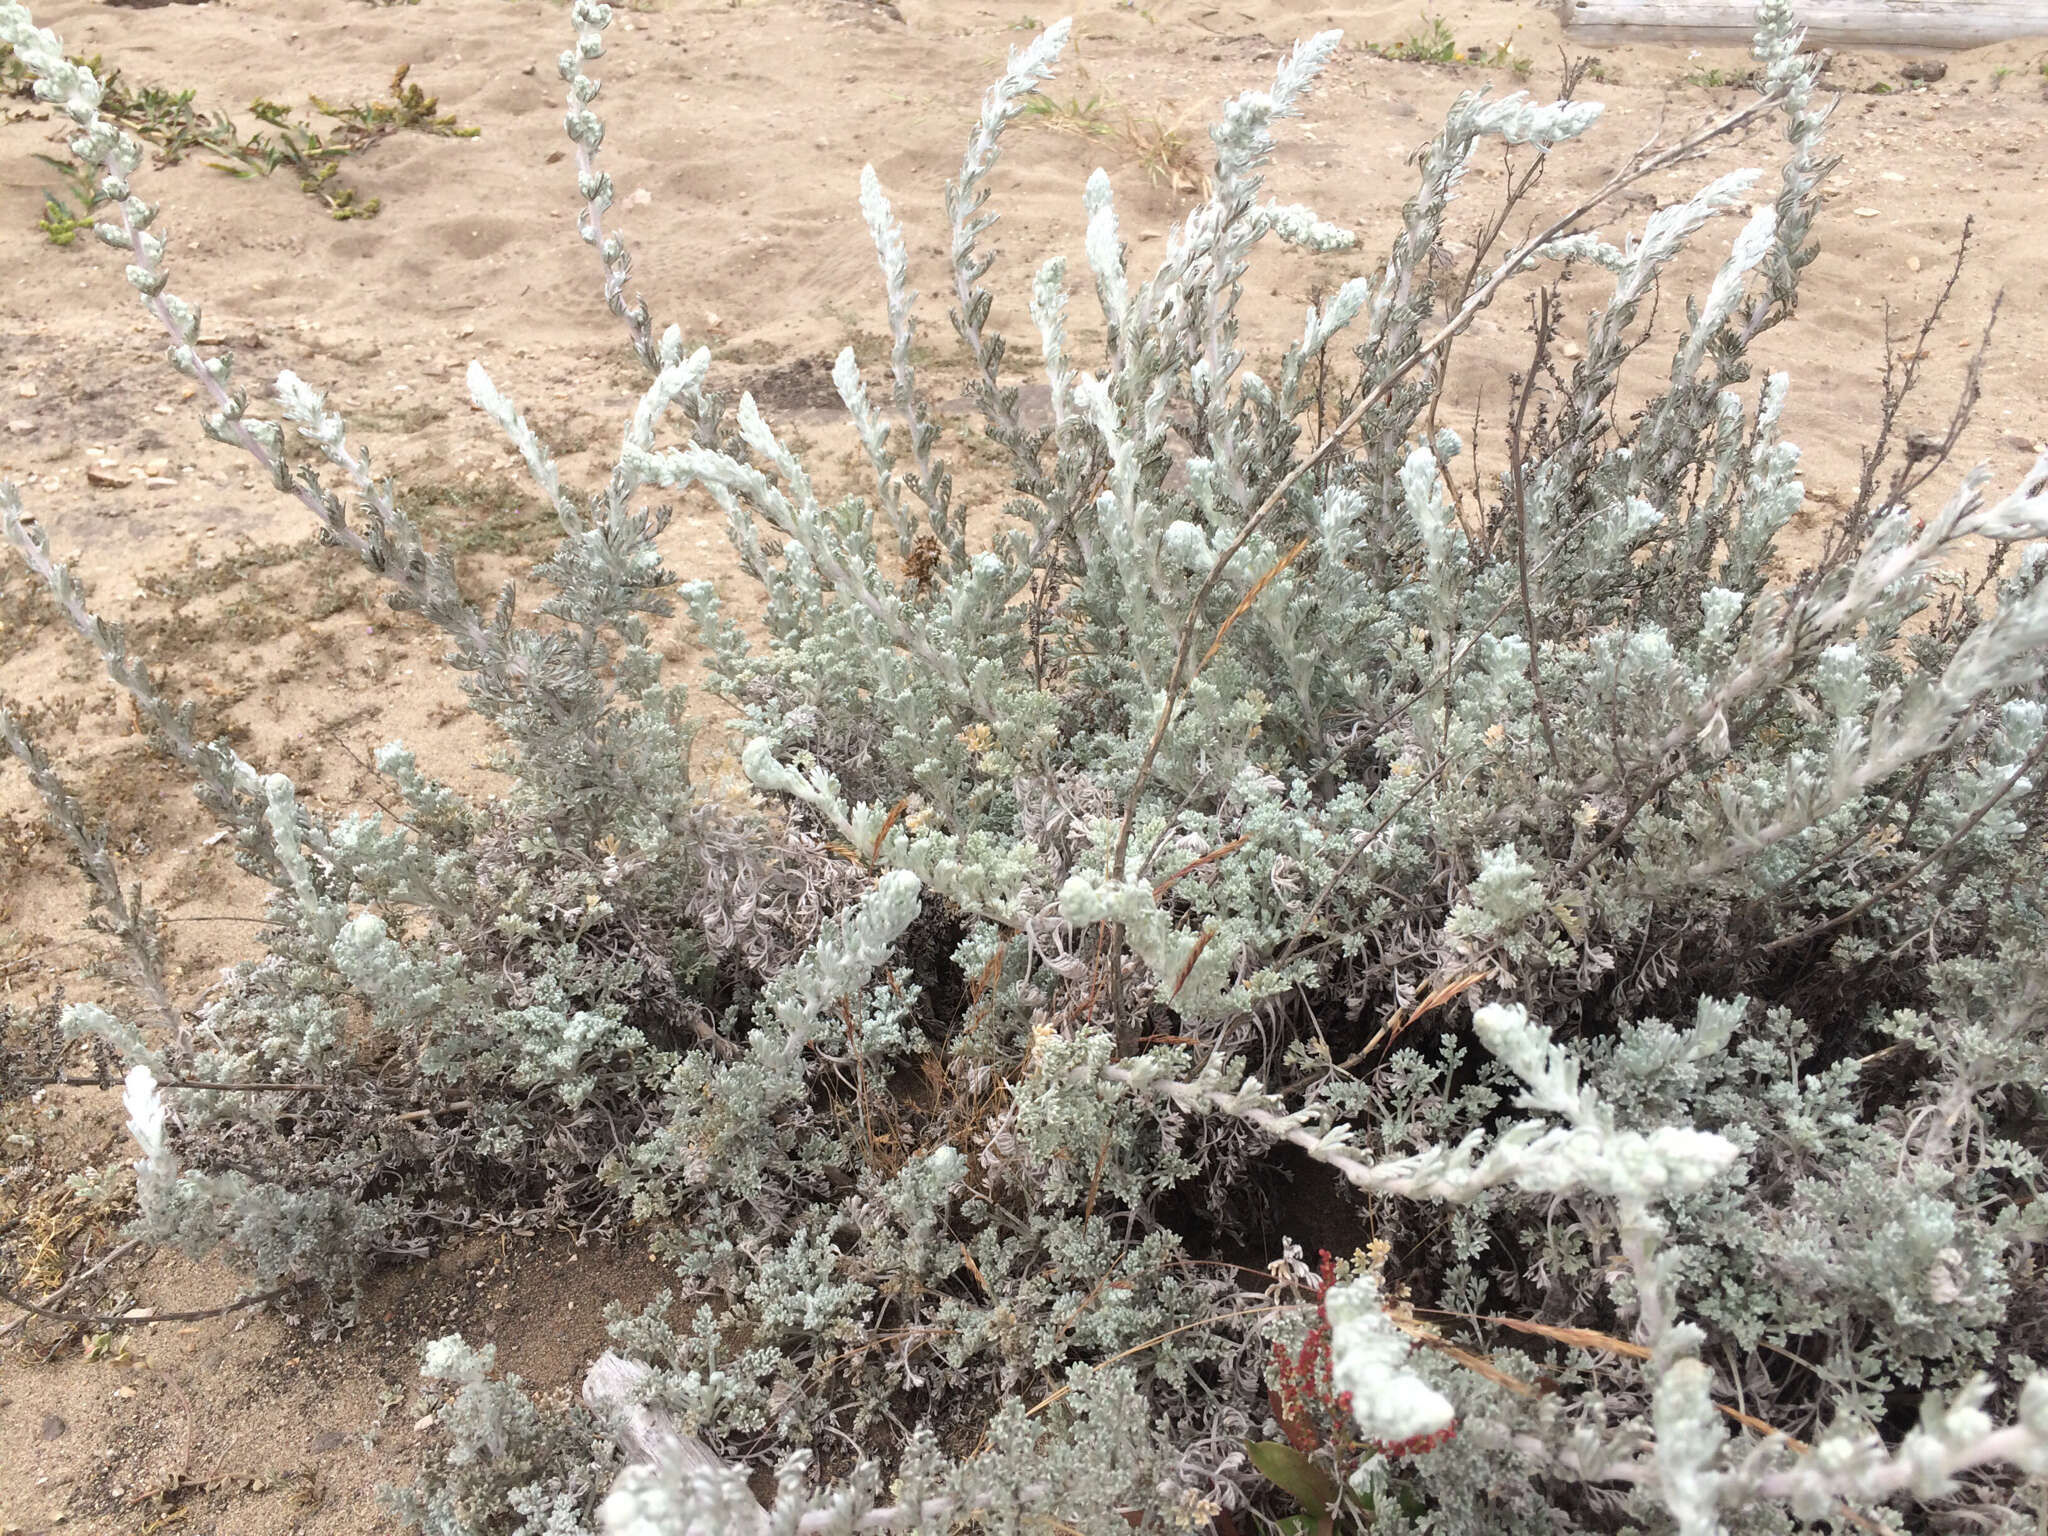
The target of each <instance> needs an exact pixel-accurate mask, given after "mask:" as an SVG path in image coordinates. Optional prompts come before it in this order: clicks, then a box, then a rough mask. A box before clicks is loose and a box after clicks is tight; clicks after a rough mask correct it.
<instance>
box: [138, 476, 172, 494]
mask: <svg viewBox="0 0 2048 1536" xmlns="http://www.w3.org/2000/svg"><path fill="white" fill-rule="evenodd" d="M142 483H143V484H144V485H145V486H147V487H148V488H149V489H150V490H152V491H175V490H176V489H177V488H178V482H177V479H176V478H175V477H174V476H171V475H151V476H150V477H149V478H148V479H147V480H145V481H143V482H142Z"/></svg>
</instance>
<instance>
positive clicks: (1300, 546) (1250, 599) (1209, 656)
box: [1195, 538, 1308, 672]
mask: <svg viewBox="0 0 2048 1536" xmlns="http://www.w3.org/2000/svg"><path fill="white" fill-rule="evenodd" d="M1307 548H1308V540H1307V538H1303V539H1301V540H1300V542H1298V543H1297V544H1296V545H1295V546H1294V548H1292V549H1290V550H1289V551H1287V553H1286V554H1284V555H1282V556H1281V557H1280V558H1279V559H1278V560H1275V561H1274V562H1273V565H1272V568H1271V569H1269V570H1268V571H1267V572H1266V574H1265V575H1263V576H1261V577H1260V578H1259V579H1258V580H1257V581H1255V582H1253V583H1252V589H1251V591H1249V592H1247V593H1245V595H1244V596H1243V597H1242V598H1241V599H1240V600H1239V601H1238V605H1237V606H1236V607H1235V608H1233V609H1231V610H1230V617H1229V618H1227V619H1225V620H1224V621H1223V627H1222V628H1221V629H1219V630H1217V631H1216V638H1215V639H1214V640H1212V641H1210V642H1209V649H1208V650H1207V651H1205V652H1203V654H1202V659H1201V661H1200V662H1199V663H1198V664H1197V665H1196V667H1195V670H1196V671H1197V672H1199V671H1201V670H1202V668H1203V667H1206V666H1208V665H1209V663H1210V662H1212V661H1214V660H1215V659H1216V653H1217V652H1218V651H1220V650H1222V649H1223V637H1224V636H1226V635H1228V634H1229V633H1230V626H1231V625H1233V624H1235V623H1236V622H1237V621H1238V620H1239V619H1241V618H1243V617H1244V615H1245V613H1246V611H1247V610H1248V609H1250V607H1251V605H1252V604H1253V603H1255V602H1257V601H1258V600H1259V594H1260V593H1261V592H1263V591H1265V590H1266V587H1267V586H1268V584H1270V583H1271V581H1272V580H1273V578H1274V577H1275V576H1278V575H1279V574H1280V573H1281V572H1282V571H1284V570H1286V569H1287V567H1288V566H1290V565H1292V564H1293V563H1294V560H1295V557H1296V556H1297V555H1299V554H1300V553H1301V552H1302V551H1303V550H1304V549H1307Z"/></svg>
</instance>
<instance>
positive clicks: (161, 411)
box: [150, 403, 178, 416]
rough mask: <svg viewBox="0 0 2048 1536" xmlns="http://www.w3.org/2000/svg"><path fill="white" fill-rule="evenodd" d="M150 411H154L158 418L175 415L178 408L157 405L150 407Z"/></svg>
mask: <svg viewBox="0 0 2048 1536" xmlns="http://www.w3.org/2000/svg"><path fill="white" fill-rule="evenodd" d="M150 409H151V410H152V411H155V412H156V413H157V415H159V416H173V415H176V414H177V409H178V408H177V407H176V406H174V405H164V404H161V403H159V404H156V405H152V406H151V407H150Z"/></svg>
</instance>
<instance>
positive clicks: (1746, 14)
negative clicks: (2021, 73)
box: [1558, 0, 2048, 49]
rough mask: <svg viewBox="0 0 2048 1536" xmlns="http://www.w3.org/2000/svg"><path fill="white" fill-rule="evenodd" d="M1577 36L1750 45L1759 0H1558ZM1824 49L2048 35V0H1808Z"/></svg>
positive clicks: (1809, 17) (1965, 43)
mask: <svg viewBox="0 0 2048 1536" xmlns="http://www.w3.org/2000/svg"><path fill="white" fill-rule="evenodd" d="M1558 7H1559V10H1560V12H1561V14H1562V15H1563V17H1564V23H1565V27H1566V29H1567V31H1568V32H1569V33H1570V34H1571V36H1572V37H1573V38H1575V39H1577V40H1579V41H1581V42H1588V43H1690V44H1699V45H1705V46H1721V47H1728V48H1746V47H1748V46H1749V40H1750V38H1751V36H1752V35H1753V34H1754V33H1755V31H1756V6H1755V4H1754V3H1753V0H1558ZM1795 10H1796V11H1797V14H1798V17H1799V24H1800V25H1801V26H1802V27H1804V28H1805V29H1806V34H1807V38H1808V40H1809V41H1811V42H1813V43H1817V44H1820V45H1822V46H1824V47H1826V46H1834V47H1844V48H1907V49H1910V48H1975V47H1978V46H1979V45H1981V44H1984V43H1998V42H2004V41H2007V40H2008V39H2011V38H2016V37H2041V38H2048V0H1807V3H1805V4H1798V5H1795Z"/></svg>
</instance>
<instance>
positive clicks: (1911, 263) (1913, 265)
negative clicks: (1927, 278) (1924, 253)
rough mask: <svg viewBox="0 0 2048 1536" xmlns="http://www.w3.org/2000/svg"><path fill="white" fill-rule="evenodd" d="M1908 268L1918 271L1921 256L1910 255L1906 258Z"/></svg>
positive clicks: (1908, 269) (1910, 270)
mask: <svg viewBox="0 0 2048 1536" xmlns="http://www.w3.org/2000/svg"><path fill="white" fill-rule="evenodd" d="M1906 270H1907V271H1908V272H1918V271H1919V270H1920V258H1919V257H1918V256H1908V257H1907V258H1906Z"/></svg>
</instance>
